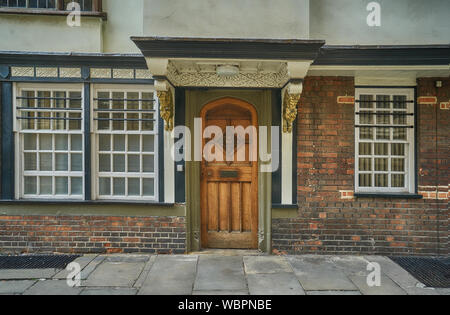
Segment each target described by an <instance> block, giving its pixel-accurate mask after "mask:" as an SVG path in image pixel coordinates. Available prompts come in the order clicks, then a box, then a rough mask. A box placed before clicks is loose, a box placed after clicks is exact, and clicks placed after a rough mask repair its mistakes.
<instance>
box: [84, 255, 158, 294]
mask: <svg viewBox="0 0 450 315" xmlns="http://www.w3.org/2000/svg"><path fill="white" fill-rule="evenodd" d="M146 259H147V260H148V259H149V257H148V256H147V257H146ZM146 259H145V258H142V257H133V256H129V257H107V258H106V259H105V260H104V261H103V262H102V263H101V264H100V265H99V266H98V267H97V268H96V269H95V270H94V271H93V272H92V273H91V274H90V276H89V277H88V278H87V280H86V281H83V282H82V286H84V287H132V286H133V285H134V283H135V282H136V280H137V279H138V278H139V275H140V274H141V272H142V270H143V269H144V267H145V264H146V261H147V260H146Z"/></svg>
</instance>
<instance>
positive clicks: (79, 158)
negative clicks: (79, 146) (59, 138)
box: [71, 154, 83, 172]
mask: <svg viewBox="0 0 450 315" xmlns="http://www.w3.org/2000/svg"><path fill="white" fill-rule="evenodd" d="M71 171H72V172H81V171H83V155H82V154H72V156H71Z"/></svg>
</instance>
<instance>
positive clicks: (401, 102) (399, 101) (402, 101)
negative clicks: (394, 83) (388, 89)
mask: <svg viewBox="0 0 450 315" xmlns="http://www.w3.org/2000/svg"><path fill="white" fill-rule="evenodd" d="M406 101H407V99H406V96H405V95H400V96H399V95H394V109H406V108H407V103H406Z"/></svg>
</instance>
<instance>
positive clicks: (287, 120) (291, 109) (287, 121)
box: [283, 90, 301, 133]
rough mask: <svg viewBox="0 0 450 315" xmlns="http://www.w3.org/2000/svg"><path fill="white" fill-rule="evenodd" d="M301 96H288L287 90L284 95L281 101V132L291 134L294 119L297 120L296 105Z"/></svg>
mask: <svg viewBox="0 0 450 315" xmlns="http://www.w3.org/2000/svg"><path fill="white" fill-rule="evenodd" d="M300 97H301V94H299V93H298V94H290V93H289V91H288V90H286V91H285V93H284V101H283V132H284V133H291V132H292V129H293V128H292V127H293V123H294V121H295V119H296V118H297V104H298V102H299V101H300Z"/></svg>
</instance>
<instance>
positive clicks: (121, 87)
mask: <svg viewBox="0 0 450 315" xmlns="http://www.w3.org/2000/svg"><path fill="white" fill-rule="evenodd" d="M98 92H125V93H129V92H139V93H143V92H145V93H153V99H154V100H155V101H154V109H155V112H154V119H155V121H154V130H153V131H145V132H143V131H126V130H124V131H111V130H106V131H100V130H97V121H95V118H96V112H95V109H96V106H97V102H96V101H95V100H94V99H95V98H97V93H98ZM158 117H159V101H158V99H157V97H156V90H155V89H154V86H152V85H136V84H93V85H92V86H91V130H90V132H91V135H92V136H91V139H92V143H91V145H92V146H91V151H92V162H91V167H92V179H91V180H92V198H93V200H111V201H117V200H126V201H141V202H142V201H144V202H146V201H148V202H158V201H159V158H160V157H159V154H158V153H159V137H158V135H159V134H158V131H159V119H158ZM124 124H126V123H125V122H124ZM100 134H107V135H111V136H112V135H118V134H124V135H126V134H136V135H153V136H154V152H153V155H154V158H155V165H154V173H141V172H140V173H126V172H125V173H119V174H120V176H117V174H118V173H116V172H113V171H112V170H111V172H101V173H100V172H99V154H100V153H99V149H98V143H99V135H100ZM128 152H129V151H128V148H125V154H126V155H128ZM139 155H140V156H141V157H142V152H140V153H139ZM101 176H105V177H109V178H111V179H113V178H114V177H117V178H125V177H126V178H137V177H139V178H141V179H146V178H152V179H154V185H155V186H154V196H153V197H151V196H143V195H142V190H141V196H126V195H127V191H128V187H127V185H125V192H126V195H125V196H114V195H113V192H112V191H111V195H110V196H101V195H100V193H99V183H100V177H101Z"/></svg>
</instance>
